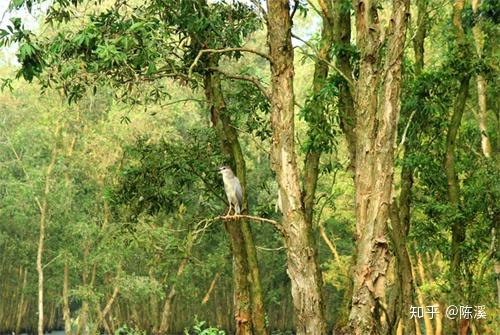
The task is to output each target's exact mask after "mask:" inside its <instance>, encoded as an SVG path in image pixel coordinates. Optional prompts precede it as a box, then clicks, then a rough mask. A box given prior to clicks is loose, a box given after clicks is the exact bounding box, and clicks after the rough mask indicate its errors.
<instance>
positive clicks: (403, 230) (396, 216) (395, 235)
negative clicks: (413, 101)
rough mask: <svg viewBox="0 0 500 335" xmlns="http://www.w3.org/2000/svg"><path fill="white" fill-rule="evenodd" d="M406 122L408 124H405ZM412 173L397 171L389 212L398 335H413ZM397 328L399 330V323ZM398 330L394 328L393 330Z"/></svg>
mask: <svg viewBox="0 0 500 335" xmlns="http://www.w3.org/2000/svg"><path fill="white" fill-rule="evenodd" d="M427 3H428V0H417V2H416V4H417V31H416V34H415V38H414V39H413V51H414V54H415V75H416V76H419V75H420V74H421V72H422V70H423V67H424V42H425V37H426V33H427ZM408 122H410V121H408ZM403 145H404V157H403V162H404V161H406V160H407V158H408V156H409V155H410V154H411V153H412V152H413V150H414V146H413V145H411V142H410V141H408V140H407V141H405V142H404V144H403ZM413 173H414V169H413V168H412V167H410V166H409V165H408V164H403V167H402V169H401V191H400V194H399V201H398V204H396V203H394V204H393V205H392V208H391V212H392V215H391V225H392V229H390V233H391V240H392V242H393V248H394V251H395V256H396V274H397V281H398V285H396V287H397V289H396V292H395V296H396V297H397V300H396V303H395V306H394V307H395V308H394V309H393V314H392V316H391V317H392V320H391V321H392V331H393V333H394V332H397V331H400V332H402V334H406V335H413V334H416V331H417V330H416V327H415V322H414V320H412V319H410V318H409V317H408V314H407V313H408V311H409V310H410V306H412V304H413V293H414V282H413V274H412V267H411V260H410V255H409V253H408V247H407V240H408V233H409V231H410V208H411V196H412V188H413ZM400 322H402V323H401V327H402V329H401V327H399V323H400ZM396 327H398V328H396Z"/></svg>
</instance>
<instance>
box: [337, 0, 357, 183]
mask: <svg viewBox="0 0 500 335" xmlns="http://www.w3.org/2000/svg"><path fill="white" fill-rule="evenodd" d="M332 22H333V42H334V43H335V45H336V47H337V48H338V49H339V50H340V51H339V52H338V53H337V54H336V65H337V68H338V69H339V70H340V71H342V73H344V74H345V75H347V76H351V74H352V72H353V70H352V65H351V61H350V58H351V54H350V53H349V51H346V50H349V48H350V47H351V9H350V2H346V1H345V0H335V1H334V2H333V19H332ZM339 89H340V91H339V102H338V109H339V115H340V127H341V129H342V132H343V133H344V135H345V138H346V141H347V148H348V150H349V159H350V165H349V168H348V169H349V171H351V172H352V173H353V175H354V171H355V167H354V165H355V163H356V134H355V132H354V127H355V126H356V113H355V110H354V100H353V94H352V93H353V92H351V89H350V87H349V83H347V82H346V81H343V82H342V83H341V84H340V87H339Z"/></svg>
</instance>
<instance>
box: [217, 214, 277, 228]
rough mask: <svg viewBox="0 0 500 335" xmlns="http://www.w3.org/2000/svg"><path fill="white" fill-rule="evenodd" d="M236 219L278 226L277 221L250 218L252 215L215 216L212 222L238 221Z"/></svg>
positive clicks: (255, 217)
mask: <svg viewBox="0 0 500 335" xmlns="http://www.w3.org/2000/svg"><path fill="white" fill-rule="evenodd" d="M238 219H249V220H253V221H262V222H267V223H271V224H273V225H275V226H279V223H278V221H275V220H271V219H266V218H261V217H259V216H252V215H241V214H235V215H221V216H217V217H215V218H214V220H223V221H231V220H238Z"/></svg>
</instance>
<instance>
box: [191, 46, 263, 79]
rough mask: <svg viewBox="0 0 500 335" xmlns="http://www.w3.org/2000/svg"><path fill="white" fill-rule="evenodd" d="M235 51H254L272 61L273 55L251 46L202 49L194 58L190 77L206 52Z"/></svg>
mask: <svg viewBox="0 0 500 335" xmlns="http://www.w3.org/2000/svg"><path fill="white" fill-rule="evenodd" d="M233 51H242V52H249V53H253V54H256V55H259V56H260V57H262V58H265V59H267V60H268V61H271V57H269V55H268V54H266V53H263V52H260V51H257V50H253V49H249V48H225V49H203V50H200V52H198V55H197V56H196V58H195V59H194V62H193V64H191V66H190V67H189V71H188V77H189V78H191V76H192V74H193V69H194V67H195V66H196V64H198V62H199V61H200V58H201V56H203V54H205V53H225V52H233Z"/></svg>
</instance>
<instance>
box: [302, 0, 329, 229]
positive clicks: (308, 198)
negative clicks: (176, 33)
mask: <svg viewBox="0 0 500 335" xmlns="http://www.w3.org/2000/svg"><path fill="white" fill-rule="evenodd" d="M321 4H323V8H322V9H323V17H322V20H323V28H322V30H321V40H320V47H319V50H318V55H317V58H316V60H315V64H314V75H313V83H312V85H313V91H312V94H313V96H312V98H311V100H310V101H309V102H308V105H306V116H305V120H306V121H307V123H308V126H309V130H308V138H309V140H308V141H309V143H308V145H309V147H308V148H307V153H306V158H305V162H304V186H303V198H304V209H305V218H306V221H307V222H308V223H309V224H312V220H313V210H314V199H315V194H316V186H317V183H318V175H319V161H320V158H321V153H322V151H324V150H326V149H327V146H328V139H327V138H325V136H327V135H326V134H323V133H326V132H325V130H324V129H322V128H324V127H328V123H327V122H326V115H325V113H326V110H325V107H324V101H322V100H321V99H320V98H319V94H320V93H321V90H322V89H323V87H324V86H325V84H326V81H327V79H328V67H329V65H328V63H327V62H329V61H330V53H331V50H332V47H333V31H332V27H331V17H330V16H331V11H332V10H331V8H330V6H328V4H329V3H323V2H321ZM318 132H320V133H321V134H319V136H318ZM318 139H319V140H318Z"/></svg>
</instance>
